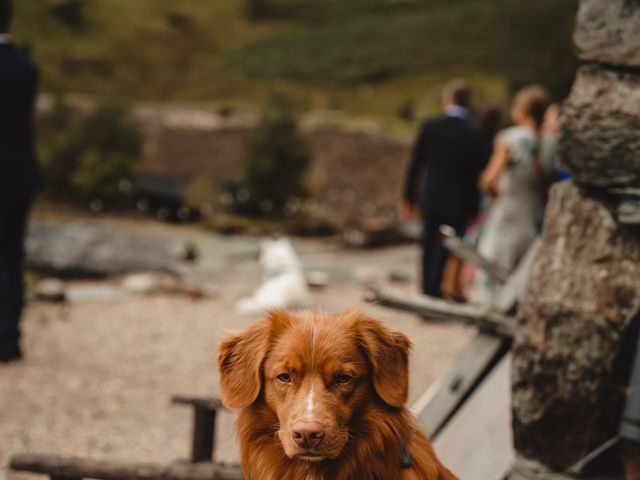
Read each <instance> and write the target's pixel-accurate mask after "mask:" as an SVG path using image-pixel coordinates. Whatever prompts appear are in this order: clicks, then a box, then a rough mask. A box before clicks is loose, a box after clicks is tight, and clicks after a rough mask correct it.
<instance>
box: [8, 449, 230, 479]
mask: <svg viewBox="0 0 640 480" xmlns="http://www.w3.org/2000/svg"><path fill="white" fill-rule="evenodd" d="M9 465H10V468H11V469H12V470H16V471H23V472H34V473H43V474H48V475H50V476H51V477H65V478H95V479H99V480H242V478H243V477H242V472H241V470H240V468H239V467H232V466H224V465H215V464H213V463H198V464H190V463H184V464H183V463H175V464H170V465H160V464H155V463H122V462H107V461H100V460H92V459H87V458H77V457H60V456H56V455H41V454H31V453H30V454H19V455H14V456H13V457H12V458H11V461H10V464H9Z"/></svg>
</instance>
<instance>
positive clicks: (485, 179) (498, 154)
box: [479, 140, 509, 197]
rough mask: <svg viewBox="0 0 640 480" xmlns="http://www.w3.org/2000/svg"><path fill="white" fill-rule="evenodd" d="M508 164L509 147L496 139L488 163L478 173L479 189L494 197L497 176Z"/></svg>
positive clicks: (496, 192)
mask: <svg viewBox="0 0 640 480" xmlns="http://www.w3.org/2000/svg"><path fill="white" fill-rule="evenodd" d="M508 166H509V149H508V148H507V145H506V144H505V143H504V142H502V141H500V140H498V141H497V142H496V146H495V149H494V150H493V155H491V159H490V160H489V163H488V165H487V166H486V167H485V169H484V170H483V171H482V173H481V174H480V182H479V183H480V190H482V191H483V192H486V193H488V194H489V195H491V196H492V197H495V196H496V195H497V194H498V193H499V192H498V191H497V184H498V178H500V174H501V173H502V172H503V171H504V169H505V168H507V167H508Z"/></svg>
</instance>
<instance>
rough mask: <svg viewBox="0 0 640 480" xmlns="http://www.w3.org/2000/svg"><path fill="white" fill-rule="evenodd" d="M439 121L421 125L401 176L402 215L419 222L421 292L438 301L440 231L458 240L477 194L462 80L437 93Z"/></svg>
mask: <svg viewBox="0 0 640 480" xmlns="http://www.w3.org/2000/svg"><path fill="white" fill-rule="evenodd" d="M442 102H443V108H444V115H443V116H441V117H438V118H432V119H428V120H426V121H425V122H424V123H423V124H422V127H421V129H420V133H419V135H418V138H417V141H416V144H415V148H414V150H413V156H412V158H411V163H410V166H409V170H408V172H407V177H406V183H405V193H404V211H405V213H406V214H407V215H413V214H414V213H416V211H417V210H418V207H419V210H420V214H421V216H422V225H423V231H422V253H423V257H422V291H423V293H425V294H427V295H431V296H434V297H441V296H442V294H441V290H440V284H441V282H442V273H443V271H444V267H445V264H446V261H447V258H448V256H449V254H448V252H447V250H446V249H445V247H444V246H443V245H442V243H441V241H440V234H439V230H440V226H441V225H450V226H452V227H453V228H454V229H455V230H456V232H457V233H458V234H459V235H462V234H463V233H464V230H465V228H466V226H467V224H468V222H469V221H470V219H471V218H472V217H473V215H474V214H475V213H476V211H477V208H478V200H479V194H478V190H477V186H476V185H477V182H478V175H479V173H480V163H481V161H480V157H481V147H480V145H479V142H480V136H479V133H478V131H477V130H476V128H475V127H474V126H473V124H472V122H471V119H470V115H469V111H468V108H469V102H470V90H469V88H468V87H467V85H466V83H465V82H464V81H462V80H453V81H451V82H449V83H448V84H447V85H446V86H445V88H444V89H443V94H442Z"/></svg>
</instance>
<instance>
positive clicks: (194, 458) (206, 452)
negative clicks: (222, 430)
mask: <svg viewBox="0 0 640 480" xmlns="http://www.w3.org/2000/svg"><path fill="white" fill-rule="evenodd" d="M171 402H172V403H175V404H179V405H189V406H191V407H193V429H192V436H191V462H193V463H198V462H210V461H212V459H213V452H214V449H215V443H214V441H215V437H214V435H215V428H216V413H217V411H218V410H220V409H224V405H223V404H222V402H221V401H220V400H219V399H217V398H213V397H188V396H184V395H174V396H173V397H172V398H171Z"/></svg>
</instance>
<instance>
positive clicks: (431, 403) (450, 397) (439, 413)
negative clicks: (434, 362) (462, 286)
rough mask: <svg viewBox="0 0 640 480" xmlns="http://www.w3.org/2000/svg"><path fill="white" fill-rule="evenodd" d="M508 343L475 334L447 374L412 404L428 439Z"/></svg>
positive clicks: (437, 430) (465, 397)
mask: <svg viewBox="0 0 640 480" xmlns="http://www.w3.org/2000/svg"><path fill="white" fill-rule="evenodd" d="M508 343H509V342H505V340H503V339H501V338H499V337H495V336H493V335H486V334H484V333H478V334H476V335H475V337H474V338H473V339H472V340H471V342H470V343H469V345H468V346H467V347H466V348H465V350H464V351H463V352H462V353H461V354H460V355H459V356H458V358H457V359H456V361H455V363H454V365H453V367H452V368H451V369H450V370H449V371H448V372H447V374H446V375H445V376H444V377H443V378H442V379H441V380H439V381H438V382H436V383H434V384H433V385H432V386H431V388H429V389H428V390H427V391H426V392H425V393H424V394H423V395H422V396H421V397H420V398H419V399H418V401H417V402H416V403H414V404H413V406H412V407H411V411H412V412H413V413H414V415H416V416H417V417H418V418H419V419H420V421H421V422H422V424H423V425H424V427H425V429H426V431H427V433H428V434H429V436H430V437H431V439H435V438H437V436H438V434H439V433H440V431H441V429H442V428H443V427H444V426H445V425H446V423H447V421H449V419H450V418H451V417H452V416H453V415H454V414H455V413H456V411H457V410H458V408H459V407H460V405H462V404H463V403H464V401H465V400H466V399H467V398H468V396H469V395H470V393H471V392H472V391H473V389H474V388H476V387H477V385H478V384H479V383H480V382H481V381H482V379H483V378H484V377H485V376H486V374H487V373H488V371H489V370H490V369H491V368H492V367H493V366H494V365H495V363H496V362H497V361H498V360H499V359H500V358H501V356H502V355H503V354H504V352H505V351H506V350H507V349H508V348H509V347H508Z"/></svg>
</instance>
